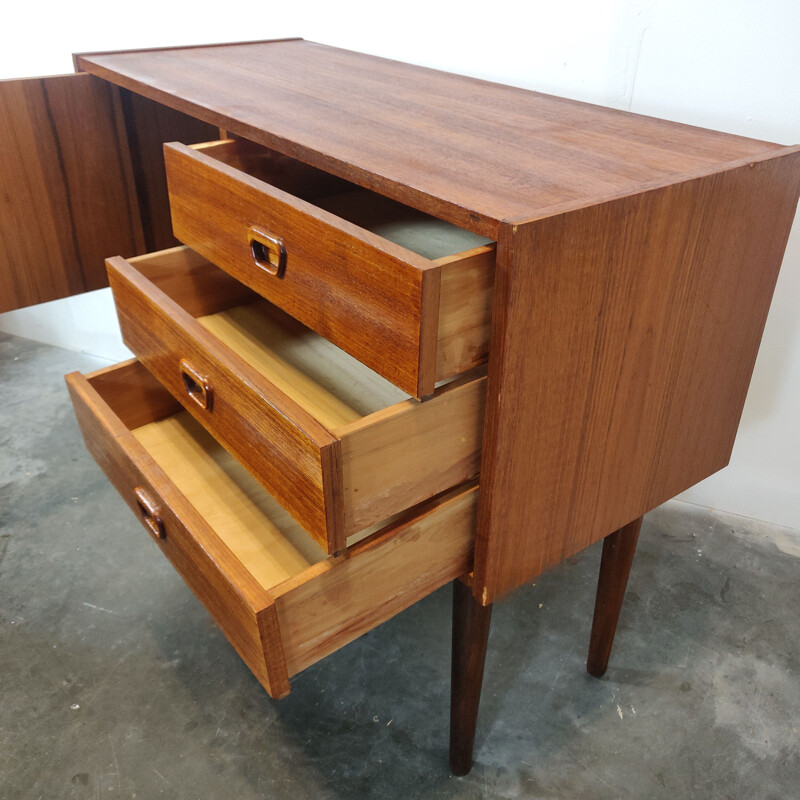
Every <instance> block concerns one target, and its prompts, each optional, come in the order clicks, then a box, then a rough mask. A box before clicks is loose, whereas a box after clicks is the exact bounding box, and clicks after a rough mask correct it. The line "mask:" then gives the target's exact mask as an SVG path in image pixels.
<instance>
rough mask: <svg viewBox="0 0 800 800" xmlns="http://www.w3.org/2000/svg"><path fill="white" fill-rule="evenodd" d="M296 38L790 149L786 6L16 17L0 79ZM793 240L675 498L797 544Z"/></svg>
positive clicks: (69, 340)
mask: <svg viewBox="0 0 800 800" xmlns="http://www.w3.org/2000/svg"><path fill="white" fill-rule="evenodd" d="M262 21H263V22H262ZM296 35H300V36H304V37H305V38H307V39H312V40H315V41H320V42H325V43H328V44H334V45H338V46H341V47H349V48H352V49H355V50H361V51H364V52H370V53H375V54H377V55H382V56H387V57H390V58H397V59H400V60H405V61H410V62H413V63H418V64H424V65H427V66H432V67H438V68H442V69H447V70H451V71H454V72H461V73H464V74H470V75H475V76H478V77H482V78H488V79H491V80H496V81H499V82H503V83H510V84H515V85H518V86H524V87H526V88H531V89H538V90H540V91H545V92H551V93H553V94H559V95H563V96H566V97H573V98H577V99H580V100H587V101H590V102H595V103H599V104H602V105H609V106H613V107H615V108H623V109H629V110H632V111H636V112H639V113H643V114H652V115H655V116H661V117H666V118H668V119H673V120H678V121H680V122H687V123H691V124H694V125H702V126H707V127H711V128H716V129H718V130H724V131H729V132H731V133H738V134H742V135H745V136H753V137H757V138H763V139H768V140H772V141H776V142H781V143H785V144H789V143H797V142H800V3H798V1H797V0H671V2H664V1H663V0H662V1H661V2H658V1H657V0H561V2H560V3H553V2H552V0H548V2H540V1H538V0H537V1H536V2H510V0H495V2H493V3H486V2H482V3H470V2H459V3H436V2H434V1H433V0H425V2H420V0H406V2H404V3H402V4H401V5H397V4H394V5H392V4H384V3H380V2H375V0H369V1H368V2H365V1H363V0H358V1H356V0H339V2H336V3H331V2H329V0H328V1H326V2H316V1H313V2H312V1H311V0H308V1H307V2H295V3H281V4H277V3H276V4H269V5H268V4H265V3H257V2H252V0H237V2H235V3H231V4H229V5H228V6H227V7H225V8H222V7H220V5H219V3H218V2H216V3H213V4H212V3H206V4H203V3H202V2H195V3H192V4H185V3H180V4H177V3H174V4H170V3H169V2H164V0H159V2H154V0H139V2H137V3H136V4H135V5H134V6H131V5H120V4H114V3H109V2H107V0H104V1H103V2H100V0H73V2H70V3H59V4H52V6H50V7H47V8H45V6H44V5H43V4H41V3H28V4H14V6H13V7H12V8H11V9H7V10H5V11H4V24H3V26H2V27H1V28H0V78H3V77H6V78H11V77H20V76H27V75H43V74H55V73H61V72H70V71H71V70H72V64H71V58H70V54H71V53H72V52H80V51H91V50H110V49H122V48H131V47H147V46H158V45H171V44H186V43H200V42H219V41H240V40H247V39H255V38H275V37H281V36H296ZM799 228H800V226H798V225H797V224H796V225H795V230H794V232H793V235H792V239H791V242H790V245H789V249H788V251H787V255H786V259H785V262H784V266H783V271H782V274H781V278H780V281H779V284H778V289H777V292H776V297H775V301H774V303H773V307H772V311H771V313H770V318H769V322H768V324H767V330H766V334H765V337H764V342H763V344H762V347H761V352H760V355H759V359H758V364H757V366H756V372H755V375H754V377H753V383H752V385H751V389H750V393H749V395H748V399H747V405H746V408H745V412H744V416H743V419H742V425H741V430H740V433H739V437H738V439H737V442H736V447H735V449H734V454H733V459H732V462H731V466H729V467H728V468H727V469H726V470H723V471H722V472H721V473H718V474H717V475H715V476H712V477H711V478H709V479H708V480H706V481H704V482H703V483H701V484H699V485H698V486H696V487H694V488H693V489H691V490H690V491H688V492H686V493H685V495H684V496H683V497H684V499H687V500H690V501H692V502H696V503H701V504H703V505H708V506H712V507H714V508H718V509H721V510H725V511H730V512H734V513H738V514H744V515H747V516H751V517H756V518H758V519H762V520H767V521H773V522H777V523H780V524H783V525H786V526H789V527H793V528H797V529H800V414H798V413H797V400H796V398H798V397H800V315H798V310H799V309H800V305H799V304H798V301H800V229H799ZM113 318H114V315H113V310H112V308H111V304H110V298H109V296H108V292H107V291H102V292H96V293H93V294H92V295H89V296H84V297H79V298H72V299H69V300H66V301H57V302H55V303H49V304H47V305H46V306H41V307H39V308H34V309H27V310H26V309H23V310H20V311H18V312H12V313H10V314H6V315H0V330H5V331H9V332H13V333H17V334H19V335H21V336H28V337H30V338H35V339H40V340H42V341H49V342H54V343H56V344H60V345H62V346H65V347H70V348H74V349H80V350H86V351H88V352H92V353H95V354H98V355H102V356H105V357H107V358H109V359H116V358H121V357H123V354H124V352H125V351H124V348H123V346H122V345H121V343H120V342H119V340H118V336H117V334H116V331H115V326H114V324H113Z"/></svg>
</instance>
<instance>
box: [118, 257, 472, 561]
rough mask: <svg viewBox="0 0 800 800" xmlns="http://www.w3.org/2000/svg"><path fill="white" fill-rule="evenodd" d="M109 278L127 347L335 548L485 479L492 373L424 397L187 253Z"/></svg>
mask: <svg viewBox="0 0 800 800" xmlns="http://www.w3.org/2000/svg"><path fill="white" fill-rule="evenodd" d="M109 276H110V279H111V286H112V289H113V291H114V299H115V301H116V304H117V310H118V315H119V320H120V326H121V329H122V334H123V339H124V341H125V343H126V344H127V345H128V346H129V347H130V348H131V350H133V352H134V353H136V355H137V356H138V357H139V358H141V359H142V363H144V364H145V365H146V366H147V368H148V369H150V370H151V371H152V372H153V374H154V375H156V376H157V377H158V379H159V380H160V381H161V382H162V383H163V384H164V386H165V387H166V388H167V389H169V391H170V392H171V393H172V394H173V395H174V396H175V397H176V398H177V399H178V400H179V401H180V402H181V403H182V404H183V405H184V407H185V408H186V409H187V410H188V411H189V412H191V414H192V415H193V416H194V417H195V418H196V419H197V420H198V421H199V422H200V424H202V425H203V426H204V427H205V428H206V429H207V430H208V431H209V432H210V433H211V434H212V435H213V436H215V437H216V438H217V439H218V440H219V441H220V442H221V443H223V444H224V445H225V447H227V448H228V449H229V450H230V451H231V452H232V453H233V454H234V455H235V456H236V458H238V459H239V460H240V461H241V463H242V464H244V465H245V466H246V467H247V468H248V469H249V470H250V471H251V472H252V473H253V475H254V476H255V478H256V479H257V480H258V481H259V482H260V483H261V484H262V485H263V486H264V487H265V488H266V489H267V490H268V491H269V492H270V493H271V494H272V495H274V496H275V497H276V498H277V499H278V501H279V502H281V503H282V504H283V505H284V506H285V507H286V508H287V509H288V510H289V511H290V513H292V514H293V515H294V517H295V518H296V519H298V520H299V521H300V522H301V523H302V524H303V525H304V527H305V528H306V529H307V530H308V532H309V533H310V534H311V535H312V536H313V537H314V538H315V539H316V540H317V541H318V542H319V543H320V544H321V545H322V546H323V547H325V548H326V549H327V550H328V552H331V553H334V552H338V551H341V550H342V549H343V548H344V545H345V540H346V539H348V538H350V537H351V536H352V535H353V534H355V533H358V532H359V531H362V530H364V529H365V528H367V527H369V526H371V525H373V524H376V523H380V522H383V521H385V520H387V519H388V518H390V517H392V516H394V515H396V514H398V513H400V512H402V511H404V510H405V509H407V508H410V507H411V506H414V505H416V504H418V503H420V502H422V501H423V500H426V499H427V498H429V497H432V496H433V495H435V494H438V493H439V492H442V491H444V490H446V489H449V488H450V487H451V486H455V485H457V484H460V483H462V482H464V481H465V480H467V479H469V478H472V477H474V476H476V475H477V473H478V471H479V466H480V448H481V441H482V437H481V433H482V429H483V408H484V398H485V394H486V379H485V368H482V367H479V368H477V369H476V370H474V371H472V372H470V373H467V374H466V375H464V376H462V377H461V378H458V379H456V380H453V381H451V382H450V383H449V384H446V385H444V386H441V387H439V388H438V389H437V390H436V391H435V392H434V394H433V396H432V397H431V398H430V399H429V400H428V401H426V402H425V403H419V402H417V401H416V400H413V399H409V398H408V395H407V394H404V393H403V392H402V391H400V390H399V389H398V388H397V387H395V386H393V385H392V384H391V383H389V382H388V381H386V380H384V379H383V378H381V377H380V376H379V375H377V374H376V373H375V372H373V371H372V370H370V369H368V368H367V367H366V366H364V365H363V364H361V363H360V362H359V361H357V360H356V359H354V358H353V357H351V356H349V355H348V354H347V353H345V352H344V351H342V350H340V349H339V348H337V347H336V346H335V345H333V344H332V343H331V342H329V341H327V340H326V339H324V338H323V337H321V336H319V335H318V334H315V333H314V332H313V331H311V330H309V329H308V328H306V327H305V326H303V325H301V324H300V323H299V322H297V321H296V320H294V319H292V318H291V317H289V316H288V315H287V314H285V313H283V312H282V311H280V309H277V308H275V307H274V306H272V305H271V304H270V303H268V302H267V301H265V300H260V299H259V300H256V301H255V302H253V295H252V293H251V292H250V290H249V289H247V288H246V287H244V286H242V285H241V284H239V283H238V282H237V281H235V280H234V279H233V278H232V277H231V276H229V275H228V274H227V273H226V272H224V271H223V270H221V269H219V268H218V267H216V266H214V265H213V264H210V263H209V262H208V261H206V260H205V259H204V258H203V257H202V256H200V255H198V254H197V253H195V252H193V251H192V250H190V249H189V248H185V247H184V248H173V249H170V250H166V251H163V252H161V253H153V254H150V255H147V256H140V257H138V258H134V259H131V260H130V262H127V261H125V260H124V259H120V258H116V259H110V260H109ZM242 303H244V305H240V304H242ZM195 315H197V318H195ZM184 365H188V366H189V367H191V368H192V370H193V371H195V372H196V373H197V374H198V375H200V376H202V378H204V379H205V380H206V381H207V384H208V386H209V387H210V391H211V395H212V402H211V404H210V406H211V407H210V408H208V407H201V406H200V405H198V404H197V403H196V402H195V401H194V400H193V398H192V395H191V394H190V393H189V392H188V390H187V389H188V387H187V386H186V384H185V383H184V379H183V377H182V372H181V370H182V367H183V368H184V370H185V366H184Z"/></svg>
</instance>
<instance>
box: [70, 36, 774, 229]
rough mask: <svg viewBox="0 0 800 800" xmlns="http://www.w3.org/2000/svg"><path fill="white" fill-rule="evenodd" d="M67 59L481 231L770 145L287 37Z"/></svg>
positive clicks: (760, 152) (703, 169)
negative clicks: (73, 59)
mask: <svg viewBox="0 0 800 800" xmlns="http://www.w3.org/2000/svg"><path fill="white" fill-rule="evenodd" d="M76 64H77V67H78V68H79V69H81V70H85V71H87V72H91V73H94V74H95V75H98V76H99V77H102V78H104V79H106V80H109V81H112V82H113V83H116V84H119V85H120V86H123V87H125V88H128V89H131V90H133V91H135V92H137V93H139V94H143V95H145V96H147V97H150V98H152V99H154V100H157V101H159V102H161V103H164V104H166V105H169V106H172V107H174V108H177V109H179V110H181V111H185V112H186V113H188V114H191V115H192V116H195V117H198V118H200V119H203V120H205V121H207V122H210V123H212V124H215V125H218V126H219V127H221V128H224V129H226V130H228V131H231V132H233V133H236V134H238V135H240V136H244V137H246V138H248V139H252V140H254V141H256V142H260V143H262V144H265V145H267V146H269V147H272V148H274V149H276V150H279V151H281V152H283V153H286V154H289V155H291V156H294V157H295V158H298V159H300V160H302V161H305V162H307V163H310V164H313V165H315V166H318V167H321V168H322V169H326V170H328V171H330V172H333V173H335V174H338V175H341V176H342V177H345V178H348V179H349V180H352V181H354V182H356V183H359V184H361V185H363V186H367V187H369V188H372V189H375V190H376V191H379V192H381V193H383V194H385V195H388V196H390V197H393V198H395V199H397V200H400V201H402V202H405V203H407V204H409V205H413V206H416V207H417V208H421V209H423V210H425V211H428V212H429V213H432V214H435V215H437V216H439V217H442V218H444V219H448V220H450V221H452V222H454V223H456V224H457V225H461V226H462V227H465V228H469V229H471V230H474V231H476V232H478V233H482V234H484V235H488V236H496V234H497V228H498V223H499V222H500V221H503V220H510V221H523V220H526V219H532V218H536V217H541V216H549V215H551V214H553V213H557V212H558V211H561V210H568V209H570V208H575V207H580V206H582V205H588V204H591V203H594V202H598V201H601V200H606V199H610V198H613V197H618V196H624V195H626V194H631V193H634V192H637V191H642V190H643V189H647V188H650V187H655V186H659V185H663V184H665V183H672V182H676V181H678V180H682V179H686V178H687V177H691V176H693V175H699V174H705V173H708V172H714V171H716V170H718V169H720V168H722V167H723V165H725V164H728V163H731V162H735V161H739V160H743V159H744V160H747V159H750V158H755V157H757V156H764V155H767V154H769V153H770V152H773V151H774V150H776V149H778V148H779V145H774V144H770V143H766V142H760V141H756V140H753V139H746V138H742V137H738V136H731V135H728V134H722V133H717V132H714V131H709V130H705V129H701V128H694V127H690V126H686V125H681V124H678V123H674V122H667V121H664V120H658V119H654V118H651V117H642V116H638V115H635V114H630V113H627V112H623V111H616V110H612V109H607V108H603V107H601V106H595V105H589V104H586V103H581V102H577V101H573V100H566V99H562V98H558V97H553V96H550V95H544V94H540V93H538V92H531V91H527V90H524V89H518V88H513V87H510V86H503V85H499V84H494V83H488V82H486V81H481V80H477V79H474V78H468V77H464V76H459V75H453V74H450V73H446V72H439V71H437V70H432V69H427V68H423V67H417V66H411V65H409V64H403V63H400V62H397V61H390V60H387V59H383V58H377V57H375V56H369V55H364V54H361V53H355V52H351V51H348V50H341V49H338V48H334V47H328V46H326V45H321V44H315V43H312V42H306V41H303V40H299V39H295V40H286V41H275V42H253V43H246V44H230V45H213V46H212V45H209V46H201V47H190V48H173V49H163V50H140V51H129V52H119V53H95V54H82V55H79V56H77V57H76Z"/></svg>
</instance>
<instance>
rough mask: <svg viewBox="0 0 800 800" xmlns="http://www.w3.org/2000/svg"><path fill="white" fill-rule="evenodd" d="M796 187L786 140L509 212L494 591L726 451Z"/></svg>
mask: <svg viewBox="0 0 800 800" xmlns="http://www.w3.org/2000/svg"><path fill="white" fill-rule="evenodd" d="M799 188H800V152H798V149H797V148H788V149H786V150H785V151H783V153H779V154H777V155H775V156H774V157H773V156H770V155H769V154H768V155H765V156H764V157H763V158H762V159H760V160H755V161H751V162H746V163H744V164H742V165H740V166H736V167H733V168H731V169H729V170H726V171H723V172H720V173H718V174H715V175H709V176H706V177H702V178H696V179H694V180H688V181H684V182H682V183H677V184H674V185H670V186H663V187H659V188H657V189H653V190H651V191H647V192H644V193H641V194H636V195H633V196H631V197H626V198H622V199H617V200H613V201H610V202H608V203H603V204H600V205H594V206H590V207H587V208H583V209H579V210H575V211H572V212H568V213H564V214H559V215H554V216H552V217H548V218H546V219H541V220H533V221H529V222H522V221H520V223H518V224H509V225H507V226H505V227H504V229H503V231H502V235H501V237H500V240H499V242H498V261H497V277H496V282H495V306H494V309H495V310H494V313H495V320H494V326H495V327H494V331H493V338H492V342H491V353H492V356H491V360H490V365H489V386H488V398H487V418H486V428H485V431H484V448H483V463H482V471H481V509H480V521H479V527H478V531H479V533H478V541H477V545H476V554H475V592H476V597H479V598H480V599H481V600H482V602H484V603H488V602H492V601H493V600H494V599H495V598H496V597H498V596H500V595H502V594H504V593H505V592H507V591H509V590H510V589H512V588H514V587H516V586H518V585H520V584H521V583H523V582H524V581H527V580H530V579H531V578H532V577H534V576H535V575H537V574H539V573H540V572H541V571H542V570H544V569H546V568H547V567H549V566H551V565H553V564H556V563H558V562H559V561H561V560H563V559H565V558H567V557H569V556H570V555H572V554H574V553H576V552H577V551H579V550H581V549H582V548H583V547H586V546H587V545H589V544H591V543H592V542H594V541H597V540H598V539H601V538H603V537H605V536H606V535H608V534H609V533H611V532H612V531H615V530H617V529H619V528H621V527H623V526H624V525H626V524H628V523H629V522H631V521H632V520H634V519H636V518H637V517H640V516H642V515H643V514H644V513H645V512H647V511H649V510H650V509H652V508H654V507H655V506H657V505H659V504H660V503H662V502H664V501H665V500H667V499H669V498H671V497H674V496H675V495H676V494H678V493H679V492H681V491H683V490H684V489H686V488H688V487H689V486H691V485H693V484H694V483H697V482H698V481H700V480H702V479H703V478H705V477H707V476H708V475H710V474H711V473H713V472H716V471H717V470H719V469H721V468H722V467H724V466H725V465H726V464H727V463H728V459H729V457H730V453H731V448H732V446H733V441H734V438H735V436H736V430H737V427H738V424H739V418H740V415H741V412H742V407H743V404H744V400H745V395H746V393H747V387H748V385H749V382H750V376H751V374H752V370H753V365H754V362H755V358H756V354H757V352H758V346H759V342H760V340H761V334H762V331H763V328H764V323H765V321H766V316H767V311H768V309H769V304H770V300H771V297H772V292H773V289H774V286H775V281H776V279H777V275H778V270H779V268H780V264H781V259H782V257H783V252H784V248H785V245H786V239H787V237H788V233H789V229H790V226H791V223H792V218H793V216H794V209H795V205H796V203H797V196H798V189H799Z"/></svg>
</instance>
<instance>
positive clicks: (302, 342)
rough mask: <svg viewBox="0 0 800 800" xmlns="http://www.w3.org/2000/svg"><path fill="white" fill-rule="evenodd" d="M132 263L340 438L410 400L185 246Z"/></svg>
mask: <svg viewBox="0 0 800 800" xmlns="http://www.w3.org/2000/svg"><path fill="white" fill-rule="evenodd" d="M130 263H131V264H132V265H133V266H135V268H136V270H137V271H138V272H139V273H140V274H142V275H143V276H144V277H145V278H147V279H148V280H149V281H151V282H152V283H153V284H154V285H155V286H156V287H157V288H159V289H160V290H161V291H163V292H164V293H165V294H166V295H167V296H168V297H169V298H170V299H171V300H173V301H175V302H176V303H177V304H178V305H179V306H181V308H182V309H183V310H184V311H186V312H187V313H189V314H190V315H191V316H193V317H195V318H196V319H197V321H198V322H199V323H200V325H202V326H203V327H204V328H205V329H206V330H207V331H209V332H210V333H212V334H213V335H214V336H215V337H216V338H217V339H219V340H220V341H221V342H223V344H225V345H226V346H227V347H228V348H230V349H231V350H232V351H233V352H235V353H236V354H237V355H238V356H240V357H241V358H242V359H243V360H244V361H246V362H247V363H248V364H250V365H251V366H252V367H254V368H255V369H256V370H257V371H258V372H259V373H261V374H262V375H263V376H264V377H265V378H266V379H267V380H269V381H270V383H272V384H273V385H274V386H276V387H277V388H278V389H280V390H281V392H283V393H284V394H285V395H287V396H288V397H290V398H291V399H292V400H294V401H295V402H297V403H298V405H300V406H301V407H303V408H304V409H305V410H306V411H308V412H309V413H310V414H311V415H312V416H313V417H314V418H315V419H317V421H318V422H320V423H321V424H322V425H324V426H325V427H326V428H327V429H328V430H330V431H331V432H332V433H334V434H336V433H337V431H338V430H340V429H342V428H345V427H346V426H349V425H352V424H354V423H358V422H359V421H362V420H364V419H365V418H366V417H369V416H370V415H372V414H376V413H378V412H380V411H382V410H384V409H386V408H388V407H390V406H392V405H395V404H397V403H400V402H403V401H406V400H409V398H410V396H409V395H408V394H406V393H405V392H403V391H402V390H401V389H398V388H397V387H396V386H395V385H394V384H392V383H390V382H389V381H387V380H386V379H385V378H382V377H381V376H380V375H378V373H377V372H374V371H373V370H371V369H370V368H369V367H367V366H365V365H364V364H362V363H361V362H360V361H358V360H357V359H356V358H353V357H352V356H351V355H349V354H348V353H345V352H344V350H342V349H340V348H339V347H337V346H336V345H334V344H332V343H331V342H329V341H328V340H327V339H325V338H324V337H322V336H320V335H319V334H317V333H315V332H314V331H312V330H311V329H310V328H307V327H305V326H304V325H302V324H301V323H299V322H298V321H297V320H295V319H293V318H292V317H290V316H289V315H288V314H286V313H284V312H283V311H281V310H280V309H279V308H277V307H276V306H274V305H272V304H271V303H269V302H268V301H266V300H263V299H261V298H259V297H258V295H256V294H255V293H254V292H250V290H248V289H247V288H246V287H244V286H242V285H241V284H239V283H238V282H237V281H235V279H234V278H231V277H230V276H228V275H227V274H226V273H225V272H223V271H222V270H221V269H219V268H218V267H216V266H214V265H213V264H210V263H209V262H208V261H206V260H205V259H204V258H203V257H202V256H199V255H197V254H196V253H194V252H193V251H191V250H189V249H187V248H178V249H175V250H167V251H163V252H162V253H160V254H153V255H149V256H142V257H139V258H134V259H131V261H130ZM209 312H210V313H209Z"/></svg>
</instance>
